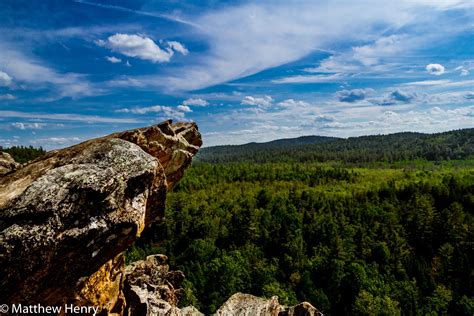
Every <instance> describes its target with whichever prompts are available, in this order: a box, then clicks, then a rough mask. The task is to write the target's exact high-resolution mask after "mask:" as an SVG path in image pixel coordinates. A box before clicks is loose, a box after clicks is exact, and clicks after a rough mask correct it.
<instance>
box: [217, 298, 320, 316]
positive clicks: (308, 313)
mask: <svg viewBox="0 0 474 316" xmlns="http://www.w3.org/2000/svg"><path fill="white" fill-rule="evenodd" d="M215 315H216V316H230V315H232V316H250V315H255V316H322V315H323V314H322V313H321V312H320V311H318V310H317V309H316V308H315V307H314V306H312V305H311V304H310V303H308V302H303V303H301V304H298V305H295V306H290V307H288V306H285V305H281V304H280V303H278V297H277V296H274V297H272V298H270V299H264V298H260V297H257V296H253V295H250V294H243V293H235V294H234V295H232V296H231V297H230V298H229V299H228V300H227V301H226V302H225V303H224V304H223V305H222V306H221V307H220V308H219V309H218V310H217V312H216V313H215Z"/></svg>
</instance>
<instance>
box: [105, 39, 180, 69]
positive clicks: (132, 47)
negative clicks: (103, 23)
mask: <svg viewBox="0 0 474 316" xmlns="http://www.w3.org/2000/svg"><path fill="white" fill-rule="evenodd" d="M96 43H97V45H99V46H102V47H105V48H108V49H110V50H112V51H114V52H117V53H120V54H123V55H125V56H128V57H135V58H139V59H143V60H148V61H151V62H153V63H164V62H169V61H170V60H171V57H173V55H174V52H175V51H176V52H179V53H181V54H183V55H186V54H187V53H188V50H187V49H186V48H185V47H184V46H183V45H182V44H181V43H178V42H175V41H172V42H166V41H163V45H164V46H165V47H164V48H161V47H160V46H158V45H157V44H156V43H155V42H154V41H153V40H152V39H151V38H149V37H145V36H141V35H137V34H121V33H117V34H115V35H112V36H109V37H108V38H107V39H106V40H105V41H104V40H98V41H96Z"/></svg>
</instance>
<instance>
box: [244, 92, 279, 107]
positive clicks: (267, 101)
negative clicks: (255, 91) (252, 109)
mask: <svg viewBox="0 0 474 316" xmlns="http://www.w3.org/2000/svg"><path fill="white" fill-rule="evenodd" d="M272 102H273V98H272V97H271V96H269V95H266V96H263V97H254V96H251V95H248V96H246V97H244V98H243V99H242V101H241V102H240V104H243V105H254V106H260V107H268V106H270V105H271V104H272Z"/></svg>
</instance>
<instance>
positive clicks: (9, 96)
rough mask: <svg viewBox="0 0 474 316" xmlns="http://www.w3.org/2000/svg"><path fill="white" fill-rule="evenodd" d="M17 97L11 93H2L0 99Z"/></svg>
mask: <svg viewBox="0 0 474 316" xmlns="http://www.w3.org/2000/svg"><path fill="white" fill-rule="evenodd" d="M15 99H16V97H15V96H14V95H12V94H10V93H5V94H0V100H15Z"/></svg>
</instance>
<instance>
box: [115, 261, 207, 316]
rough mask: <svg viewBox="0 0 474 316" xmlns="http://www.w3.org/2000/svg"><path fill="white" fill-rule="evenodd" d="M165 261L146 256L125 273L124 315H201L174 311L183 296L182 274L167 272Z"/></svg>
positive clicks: (186, 309) (190, 309) (178, 310)
mask: <svg viewBox="0 0 474 316" xmlns="http://www.w3.org/2000/svg"><path fill="white" fill-rule="evenodd" d="M167 260H168V258H167V257H166V256H165V255H153V256H148V257H147V258H146V260H143V261H137V262H134V263H133V264H131V265H130V266H128V267H127V268H126V269H125V281H124V290H123V293H124V296H125V300H126V302H127V307H126V310H125V314H126V315H129V316H137V315H139V316H142V315H146V316H152V315H189V316H199V315H203V314H201V313H200V312H199V311H197V310H196V309H194V308H193V307H191V306H190V307H187V308H185V309H182V310H180V309H179V308H178V307H177V305H178V301H179V299H180V298H181V296H182V295H183V290H182V289H181V288H180V286H181V283H182V282H183V280H184V274H183V273H182V272H181V271H169V266H168V265H167V264H166V263H167Z"/></svg>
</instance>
